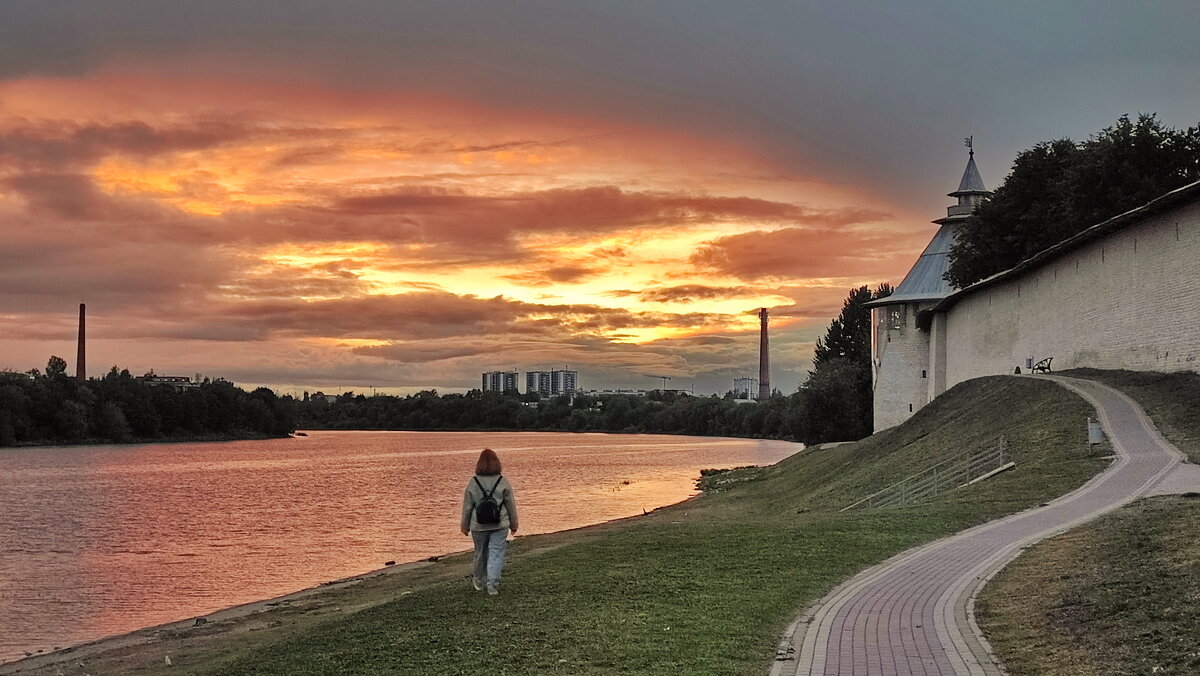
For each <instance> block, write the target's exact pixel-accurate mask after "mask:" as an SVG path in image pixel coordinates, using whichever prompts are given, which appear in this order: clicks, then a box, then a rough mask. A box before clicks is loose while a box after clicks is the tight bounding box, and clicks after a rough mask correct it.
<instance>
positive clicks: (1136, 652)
mask: <svg viewBox="0 0 1200 676" xmlns="http://www.w3.org/2000/svg"><path fill="white" fill-rule="evenodd" d="M1198 497H1200V496H1198ZM976 612H977V617H978V620H979V623H980V626H981V627H982V628H983V630H984V632H985V634H986V635H987V637H988V639H989V640H990V641H991V643H992V647H993V648H994V649H995V650H996V652H997V653H998V654H999V655H1000V656H1001V658H1002V659H1003V660H1004V664H1005V666H1006V667H1007V668H1008V670H1009V672H1010V673H1012V674H1064V675H1069V674H1079V675H1080V676H1084V675H1088V676H1091V675H1094V674H1181V675H1190V674H1197V673H1200V499H1196V498H1184V497H1174V496H1172V497H1157V498H1150V499H1146V500H1140V501H1138V502H1136V503H1134V504H1133V505H1130V506H1128V507H1125V508H1122V509H1119V510H1117V511H1116V512H1113V513H1112V514H1109V515H1107V516H1105V517H1103V518H1101V519H1099V520H1097V521H1094V522H1092V523H1089V524H1087V525H1085V526H1082V527H1080V528H1077V529H1074V530H1072V531H1071V532H1069V533H1067V534H1065V535H1061V536H1059V537H1057V538H1053V539H1051V540H1047V541H1045V542H1043V543H1041V544H1039V545H1037V546H1036V547H1034V548H1032V549H1031V550H1029V551H1028V552H1026V553H1025V554H1023V555H1022V556H1021V557H1020V558H1019V559H1017V560H1016V561H1015V562H1014V563H1013V564H1011V565H1009V566H1008V567H1007V568H1005V569H1004V570H1003V571H1001V572H1000V574H999V575H998V576H997V577H996V578H995V579H994V580H993V581H992V582H991V583H989V584H988V585H987V587H986V588H985V589H984V593H983V595H982V596H981V598H980V599H979V602H978V603H977V605H976Z"/></svg>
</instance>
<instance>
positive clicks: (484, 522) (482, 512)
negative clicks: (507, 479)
mask: <svg viewBox="0 0 1200 676" xmlns="http://www.w3.org/2000/svg"><path fill="white" fill-rule="evenodd" d="M503 478H504V477H503V476H498V477H496V483H495V484H493V485H492V490H490V491H489V490H487V489H485V488H484V487H483V484H481V483H479V477H475V483H476V485H478V486H479V490H480V491H483V499H482V500H480V501H479V504H477V505H475V520H476V521H478V522H479V525H481V526H495V525H496V524H498V523H500V508H501V505H500V503H498V502H496V498H494V497H492V494H493V493H495V492H496V487H497V486H499V485H500V480H501V479H503Z"/></svg>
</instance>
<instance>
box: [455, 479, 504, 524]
mask: <svg viewBox="0 0 1200 676" xmlns="http://www.w3.org/2000/svg"><path fill="white" fill-rule="evenodd" d="M475 479H479V483H481V484H483V488H484V489H487V490H489V491H490V490H491V489H492V484H495V483H496V477H495V476H482V475H476V476H475V477H474V478H472V479H471V480H470V481H468V482H467V488H466V490H464V491H463V505H462V519H461V522H460V526H459V527H460V528H464V529H469V530H500V529H502V528H503V529H508V528H511V529H512V530H517V501H516V499H515V498H513V490H512V486H510V485H509V483H508V479H505V478H504V477H503V476H501V477H500V483H499V484H497V485H496V490H495V491H492V499H494V500H495V501H496V502H497V503H499V505H500V523H498V524H480V523H479V522H478V521H476V520H475V505H477V504H479V501H480V500H482V499H483V495H484V491H483V490H482V489H480V488H479V485H478V484H476V483H475Z"/></svg>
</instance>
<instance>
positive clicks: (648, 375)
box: [645, 373, 671, 390]
mask: <svg viewBox="0 0 1200 676" xmlns="http://www.w3.org/2000/svg"><path fill="white" fill-rule="evenodd" d="M645 376H646V377H647V378H661V379H662V381H663V384H662V388H663V389H664V390H665V389H667V381H668V380H670V379H671V376H657V375H654V374H652V373H647V374H645Z"/></svg>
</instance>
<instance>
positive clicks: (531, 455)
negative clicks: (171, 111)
mask: <svg viewBox="0 0 1200 676" xmlns="http://www.w3.org/2000/svg"><path fill="white" fill-rule="evenodd" d="M485 446H487V447H491V448H493V449H495V450H496V451H497V453H499V454H500V458H501V460H502V462H503V463H504V474H505V476H507V477H508V478H509V480H510V481H511V482H512V484H513V487H514V491H515V493H516V497H517V505H518V512H519V514H520V521H521V534H522V535H526V534H534V533H546V532H550V531H556V530H562V529H566V528H575V527H579V526H584V525H588V524H593V523H598V522H602V521H607V520H609V519H615V518H619V517H625V516H630V515H634V514H641V513H642V510H650V509H654V508H656V507H661V506H663V505H667V504H671V503H674V502H678V501H680V500H683V499H685V498H687V497H688V496H690V495H693V494H694V493H695V488H694V481H695V479H696V478H697V477H698V476H699V473H700V470H701V469H704V468H709V467H734V466H739V465H766V464H771V463H774V462H777V461H779V460H780V459H782V458H784V457H787V456H788V455H791V454H792V453H794V452H796V451H798V450H800V448H802V447H801V445H800V444H793V443H788V442H782V441H756V440H749V439H727V438H710V437H682V436H662V435H604V434H567V433H552V432H500V433H497V432H323V431H322V432H309V436H307V437H298V438H294V439H271V440H265V441H235V442H226V443H203V444H199V443H197V444H147V445H126V446H70V447H41V448H24V449H0V661H6V660H12V659H16V658H19V657H21V656H23V655H24V653H25V652H26V651H29V652H36V651H37V650H50V649H52V648H53V647H55V646H61V647H66V646H69V645H74V644H78V643H82V642H86V641H90V640H93V639H97V638H101V637H104V636H109V635H113V634H120V633H125V632H128V631H132V630H134V629H138V628H141V627H145V626H150V625H154V624H160V623H163V622H169V621H173V620H179V619H184V618H188V617H192V616H196V615H202V614H205V613H209V612H212V611H214V610H217V609H220V608H225V607H228V606H232V605H236V604H240V603H246V602H249V601H254V600H258V599H262V598H268V597H271V596H277V595H281V594H285V593H288V592H292V591H296V590H298V589H303V588H305V587H310V586H313V585H315V584H318V583H320V582H325V581H329V580H333V579H337V578H341V577H346V576H349V575H354V574H358V573H363V572H366V571H369V570H374V569H376V568H380V567H382V566H383V565H384V562H386V561H392V560H394V561H399V562H404V561H413V560H416V559H421V558H425V557H428V556H433V555H437V554H443V553H446V552H450V551H459V550H463V549H469V548H470V540H469V539H467V538H464V537H463V536H462V535H461V534H460V533H459V532H458V513H459V508H460V505H461V501H462V490H463V486H464V485H465V482H466V480H467V478H468V477H469V476H470V475H471V473H472V470H473V468H474V463H475V460H476V457H477V456H478V453H479V451H480V449H482V448H483V447H485Z"/></svg>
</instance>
